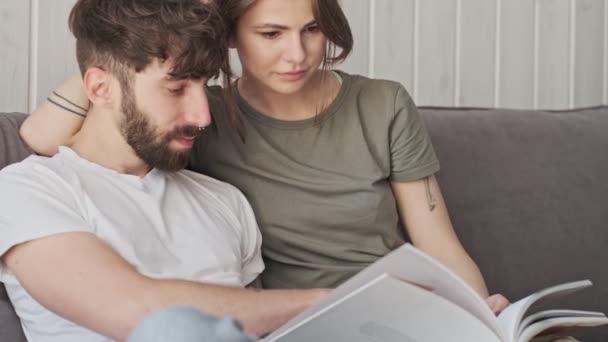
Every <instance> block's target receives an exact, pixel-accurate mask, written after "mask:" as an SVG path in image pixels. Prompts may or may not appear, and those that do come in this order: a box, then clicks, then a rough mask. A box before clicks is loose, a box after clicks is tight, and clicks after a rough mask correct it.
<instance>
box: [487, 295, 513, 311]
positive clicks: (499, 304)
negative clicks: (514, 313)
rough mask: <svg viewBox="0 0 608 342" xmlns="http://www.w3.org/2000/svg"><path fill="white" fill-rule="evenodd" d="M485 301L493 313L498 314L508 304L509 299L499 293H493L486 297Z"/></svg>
mask: <svg viewBox="0 0 608 342" xmlns="http://www.w3.org/2000/svg"><path fill="white" fill-rule="evenodd" d="M486 303H487V304H488V306H489V307H490V309H492V311H493V312H494V313H495V314H499V313H500V312H501V311H502V310H504V309H505V308H506V307H507V306H509V304H511V303H509V300H508V299H507V298H506V297H505V296H503V295H501V294H493V295H491V296H490V297H488V298H486Z"/></svg>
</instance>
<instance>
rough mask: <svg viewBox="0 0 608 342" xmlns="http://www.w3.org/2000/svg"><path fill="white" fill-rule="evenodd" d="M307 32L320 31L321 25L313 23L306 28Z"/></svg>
mask: <svg viewBox="0 0 608 342" xmlns="http://www.w3.org/2000/svg"><path fill="white" fill-rule="evenodd" d="M306 32H310V33H316V32H319V26H318V25H311V26H308V27H307V28H306Z"/></svg>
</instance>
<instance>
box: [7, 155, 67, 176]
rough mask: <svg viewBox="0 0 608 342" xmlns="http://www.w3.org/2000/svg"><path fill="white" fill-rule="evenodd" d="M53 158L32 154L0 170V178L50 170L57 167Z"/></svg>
mask: <svg viewBox="0 0 608 342" xmlns="http://www.w3.org/2000/svg"><path fill="white" fill-rule="evenodd" d="M57 164H58V163H57V160H56V159H55V158H54V157H44V156H39V155H35V154H32V155H30V156H29V157H27V158H25V159H24V160H22V161H20V162H17V163H13V164H10V165H8V166H6V167H5V168H3V169H2V170H0V178H1V177H6V176H7V175H11V176H13V175H31V174H36V173H41V172H45V171H49V170H52V169H54V168H56V166H57Z"/></svg>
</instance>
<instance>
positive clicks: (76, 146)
mask: <svg viewBox="0 0 608 342" xmlns="http://www.w3.org/2000/svg"><path fill="white" fill-rule="evenodd" d="M112 119H113V117H112V114H111V113H102V112H99V111H95V110H94V109H92V110H91V111H89V113H88V114H87V118H86V119H85V120H84V123H83V125H82V128H81V129H80V131H79V132H78V133H77V134H76V135H74V137H73V138H72V140H71V141H70V143H69V144H68V145H69V147H70V148H72V149H73V150H74V151H75V152H76V153H77V154H78V155H79V156H80V157H81V158H83V159H86V160H88V161H90V162H92V163H95V164H98V165H101V166H103V167H105V168H108V169H112V170H114V171H117V172H119V173H124V174H130V175H135V176H139V177H143V176H145V175H146V174H147V173H148V172H149V171H150V167H149V166H148V165H147V164H146V163H145V162H144V161H143V160H141V159H140V158H139V157H138V156H137V154H136V153H135V151H134V150H133V148H131V146H129V144H128V143H127V141H126V139H125V137H124V136H123V135H122V134H121V132H120V128H119V126H118V125H117V124H116V123H115V122H113V121H112Z"/></svg>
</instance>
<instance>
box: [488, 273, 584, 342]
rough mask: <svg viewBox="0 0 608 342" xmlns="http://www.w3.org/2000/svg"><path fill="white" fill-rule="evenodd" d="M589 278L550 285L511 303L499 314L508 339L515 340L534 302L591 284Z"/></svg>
mask: <svg viewBox="0 0 608 342" xmlns="http://www.w3.org/2000/svg"><path fill="white" fill-rule="evenodd" d="M591 285H592V283H591V281H589V280H581V281H575V282H571V283H565V284H561V285H556V286H552V287H548V288H546V289H543V290H540V291H538V292H535V293H533V294H531V295H529V296H528V297H525V298H523V299H521V300H518V301H517V302H515V303H513V304H511V305H509V306H508V307H507V308H506V309H505V310H503V312H501V313H500V315H498V322H499V323H500V326H501V329H502V331H504V332H505V333H506V334H507V338H506V341H515V340H516V338H517V335H518V332H519V325H520V323H521V321H522V319H523V317H524V315H525V314H526V311H527V310H528V309H529V308H530V306H531V305H532V304H534V303H535V302H537V301H539V300H540V299H553V298H555V297H558V296H565V295H567V294H569V293H572V292H575V291H578V290H580V289H583V288H586V287H589V286H591Z"/></svg>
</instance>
